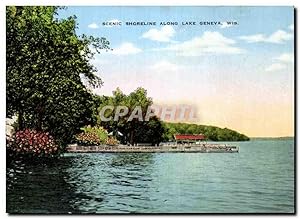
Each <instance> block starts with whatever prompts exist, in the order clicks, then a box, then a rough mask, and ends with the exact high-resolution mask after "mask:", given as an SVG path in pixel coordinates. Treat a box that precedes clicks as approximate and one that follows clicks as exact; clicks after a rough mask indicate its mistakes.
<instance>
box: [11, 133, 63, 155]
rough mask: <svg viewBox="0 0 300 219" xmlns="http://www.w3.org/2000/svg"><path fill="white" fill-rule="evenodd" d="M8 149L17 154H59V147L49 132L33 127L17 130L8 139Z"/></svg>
mask: <svg viewBox="0 0 300 219" xmlns="http://www.w3.org/2000/svg"><path fill="white" fill-rule="evenodd" d="M7 149H8V150H9V151H10V152H12V153H13V154H15V155H29V156H37V157H49V156H54V155H57V154H58V151H59V147H58V145H57V144H56V142H55V140H54V138H53V137H52V136H51V135H49V133H48V132H41V131H36V130H31V129H25V130H20V131H17V132H16V133H15V134H14V135H13V136H12V137H11V138H10V139H9V140H7Z"/></svg>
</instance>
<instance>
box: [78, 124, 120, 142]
mask: <svg viewBox="0 0 300 219" xmlns="http://www.w3.org/2000/svg"><path fill="white" fill-rule="evenodd" d="M81 130H82V131H83V132H82V133H79V134H77V135H76V137H75V139H76V142H77V143H78V144H80V145H104V144H108V145H117V144H118V143H119V142H118V141H117V139H116V138H115V137H113V136H108V133H107V131H106V130H105V129H104V128H103V127H101V126H94V127H92V126H85V127H83V128H81Z"/></svg>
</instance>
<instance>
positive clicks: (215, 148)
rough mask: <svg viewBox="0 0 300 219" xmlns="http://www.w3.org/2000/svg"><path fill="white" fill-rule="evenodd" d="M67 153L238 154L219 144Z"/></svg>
mask: <svg viewBox="0 0 300 219" xmlns="http://www.w3.org/2000/svg"><path fill="white" fill-rule="evenodd" d="M67 152H69V153H238V152H239V148H238V147H237V146H227V145H221V144H202V145H196V144H194V145H163V146H143V145H140V146H126V145H117V146H109V145H99V146H81V145H77V144H73V145H68V146H67Z"/></svg>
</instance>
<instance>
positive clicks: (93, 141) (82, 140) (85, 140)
mask: <svg viewBox="0 0 300 219" xmlns="http://www.w3.org/2000/svg"><path fill="white" fill-rule="evenodd" d="M76 141H77V143H78V144H80V145H100V144H101V141H100V139H99V137H98V135H97V134H96V133H85V132H82V133H80V134H78V135H77V136H76Z"/></svg>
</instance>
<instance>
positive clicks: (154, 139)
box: [98, 87, 164, 145]
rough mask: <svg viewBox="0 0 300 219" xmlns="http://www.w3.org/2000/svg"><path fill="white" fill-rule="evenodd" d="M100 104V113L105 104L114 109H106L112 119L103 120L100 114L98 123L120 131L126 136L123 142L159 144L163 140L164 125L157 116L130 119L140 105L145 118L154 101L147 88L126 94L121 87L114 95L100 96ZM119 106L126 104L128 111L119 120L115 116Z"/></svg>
mask: <svg viewBox="0 0 300 219" xmlns="http://www.w3.org/2000/svg"><path fill="white" fill-rule="evenodd" d="M99 99H100V102H101V104H100V106H99V108H98V114H99V112H100V111H101V109H102V108H103V107H104V106H113V107H114V108H113V110H107V111H105V117H106V118H108V117H112V119H111V120H110V121H101V119H100V117H99V116H98V123H99V125H101V126H104V127H105V128H106V129H108V130H109V131H116V130H117V131H120V132H121V133H122V134H123V135H124V137H123V139H120V140H123V141H122V142H123V143H125V142H129V143H130V144H131V145H134V144H136V143H138V142H143V143H146V142H149V143H151V144H153V145H155V144H158V143H159V142H161V141H162V140H163V135H164V126H163V124H162V122H161V121H160V120H159V119H158V118H157V117H151V118H150V120H149V121H139V119H138V118H133V119H132V120H129V117H130V115H132V114H134V113H135V111H134V110H135V109H136V107H140V110H141V112H142V118H143V120H145V117H146V113H147V110H148V107H150V106H151V105H152V103H153V101H152V98H150V97H148V96H147V90H145V89H144V88H141V87H139V88H137V89H136V90H135V91H133V92H131V93H130V94H129V95H125V94H124V93H123V92H122V91H121V90H120V89H119V88H117V89H116V90H115V91H114V92H113V96H112V97H105V96H103V97H99ZM117 106H126V107H127V108H128V113H127V115H125V116H122V117H120V118H119V119H118V120H117V121H114V120H113V118H114V116H115V114H116V108H117Z"/></svg>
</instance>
